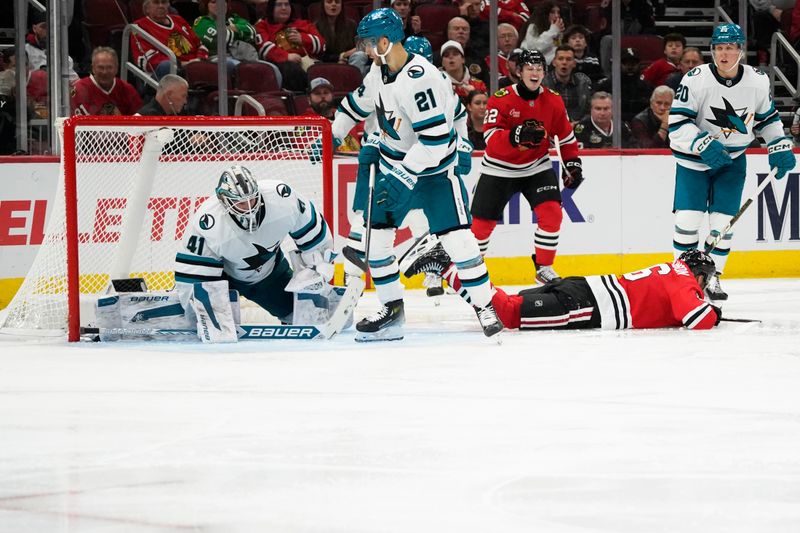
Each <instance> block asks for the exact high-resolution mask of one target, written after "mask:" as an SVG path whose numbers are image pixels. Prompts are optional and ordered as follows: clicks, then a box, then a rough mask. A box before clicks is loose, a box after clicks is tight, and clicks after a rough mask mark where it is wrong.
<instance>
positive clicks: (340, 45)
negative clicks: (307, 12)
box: [314, 0, 370, 75]
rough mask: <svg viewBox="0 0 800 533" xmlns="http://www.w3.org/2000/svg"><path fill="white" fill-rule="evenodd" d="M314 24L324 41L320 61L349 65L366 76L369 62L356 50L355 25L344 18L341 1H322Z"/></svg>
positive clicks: (366, 57)
mask: <svg viewBox="0 0 800 533" xmlns="http://www.w3.org/2000/svg"><path fill="white" fill-rule="evenodd" d="M314 24H315V25H316V27H317V30H318V31H319V34H320V35H322V38H323V39H325V51H324V52H323V53H322V54H320V56H319V58H320V59H321V60H322V61H324V62H326V63H343V64H345V63H346V64H350V65H353V66H355V67H357V68H358V69H359V70H360V71H361V73H362V74H365V75H366V73H367V71H368V70H369V66H370V60H369V57H368V56H367V54H366V53H364V52H362V51H359V50H357V49H356V38H355V35H356V27H357V24H356V22H355V21H354V20H351V19H349V18H347V17H346V16H345V14H344V11H343V10H342V0H324V1H323V2H322V13H321V14H320V17H319V18H318V19H317V20H315V21H314Z"/></svg>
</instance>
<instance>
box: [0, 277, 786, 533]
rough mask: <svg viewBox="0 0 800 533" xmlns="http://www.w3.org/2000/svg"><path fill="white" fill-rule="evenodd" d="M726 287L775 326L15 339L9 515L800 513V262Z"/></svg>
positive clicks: (411, 306) (7, 349) (621, 516)
mask: <svg viewBox="0 0 800 533" xmlns="http://www.w3.org/2000/svg"><path fill="white" fill-rule="evenodd" d="M725 289H726V290H728V292H729V293H730V294H731V300H730V301H729V303H728V304H727V305H726V308H725V312H726V315H728V316H730V317H744V318H758V319H761V320H763V323H761V324H757V323H748V324H743V323H733V322H726V323H723V324H722V326H721V327H720V328H718V329H716V330H714V331H710V332H692V331H686V330H661V331H626V332H602V331H582V332H539V333H532V332H525V333H519V332H507V333H504V334H503V343H502V345H497V344H496V343H495V342H494V341H492V340H487V339H485V338H484V337H483V336H482V334H481V333H480V332H479V331H478V327H477V322H476V319H475V317H474V315H473V314H472V311H471V309H469V308H467V307H466V306H465V305H464V304H462V303H461V302H460V301H458V299H457V298H456V297H455V296H447V297H444V298H443V299H442V303H441V306H440V307H434V306H433V304H432V302H431V300H430V299H427V298H425V297H424V295H422V293H420V292H416V291H414V292H410V293H409V294H408V297H407V316H408V325H407V337H406V339H405V340H404V341H400V342H393V343H377V344H357V343H355V342H353V340H352V334H345V335H343V336H341V337H339V338H337V339H335V340H333V341H330V342H325V341H322V342H315V341H311V342H309V341H250V342H246V343H244V342H243V343H239V344H238V345H233V346H223V347H210V346H203V345H200V344H193V345H175V344H167V343H141V342H140V343H104V344H99V343H98V344H85V343H82V344H79V345H71V346H67V345H64V344H62V345H56V346H54V345H50V344H36V343H30V342H27V343H22V342H11V343H10V342H5V343H2V344H0V349H2V355H0V532H2V533H27V532H36V533H62V532H63V533H66V532H69V533H89V532H91V533H95V532H104V533H105V532H114V533H116V532H137V533H138V532H143V533H150V532H174V531H190V532H209V533H210V532H219V533H238V532H280V533H284V532H304V533H305V532H320V533H322V532H324V533H328V532H331V533H335V532H341V533H360V532H365V533H367V532H369V533H373V532H402V533H411V532H414V533H417V532H437V533H440V532H458V533H463V532H481V533H489V532H499V533H516V532H525V533H531V532H536V533H551V532H552V533H590V532H597V533H601V532H602V533H609V532H624V533H716V532H719V533H744V532H753V533H797V532H798V531H800V280H757V281H756V280H732V281H726V283H725ZM375 307H376V301H375V298H374V295H372V294H370V295H369V296H367V297H366V298H365V300H364V301H363V302H362V304H361V305H360V307H359V310H358V314H359V315H364V314H366V313H367V312H368V311H370V310H373V309H374V308H375Z"/></svg>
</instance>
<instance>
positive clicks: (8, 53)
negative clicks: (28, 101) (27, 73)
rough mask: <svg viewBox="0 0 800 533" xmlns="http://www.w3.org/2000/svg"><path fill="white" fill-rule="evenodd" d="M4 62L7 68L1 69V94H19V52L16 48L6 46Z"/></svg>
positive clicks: (3, 52)
mask: <svg viewBox="0 0 800 533" xmlns="http://www.w3.org/2000/svg"><path fill="white" fill-rule="evenodd" d="M2 54H3V63H5V65H6V68H5V70H3V71H0V96H16V95H17V54H16V52H15V50H14V48H5V49H3V51H2Z"/></svg>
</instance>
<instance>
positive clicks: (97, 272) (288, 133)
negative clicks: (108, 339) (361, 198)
mask: <svg viewBox="0 0 800 533" xmlns="http://www.w3.org/2000/svg"><path fill="white" fill-rule="evenodd" d="M125 118H126V119H127V122H130V123H133V124H134V125H126V124H125V123H123V122H119V123H117V124H104V125H95V123H90V124H87V125H81V124H80V123H78V125H77V126H76V127H75V129H74V139H75V153H74V154H65V155H63V156H62V164H61V176H60V179H59V190H58V191H57V193H56V196H55V201H54V202H53V207H52V211H51V213H50V214H49V220H48V224H47V231H46V235H45V238H44V241H43V242H42V245H41V247H40V249H39V253H38V255H37V257H36V259H35V261H34V264H33V266H32V267H31V269H30V271H29V273H28V275H27V276H26V278H25V281H24V282H23V284H22V286H21V288H20V290H19V291H18V293H17V295H16V296H15V297H14V299H13V301H12V302H11V304H10V305H9V308H8V313H7V317H6V321H5V323H4V325H3V327H4V328H5V329H6V330H7V331H8V329H9V328H10V329H14V330H17V331H31V332H34V333H36V332H41V333H43V334H44V333H45V332H47V333H51V334H52V332H53V331H62V332H63V331H65V330H66V327H67V317H68V309H67V279H68V275H67V239H66V237H65V236H66V235H67V234H68V233H67V226H66V215H65V211H66V208H65V205H66V202H65V195H64V180H65V164H67V161H68V158H70V157H73V158H74V160H75V169H76V185H77V198H78V200H77V214H78V223H77V233H78V255H79V268H80V274H79V285H80V293H81V295H94V294H102V293H104V292H105V291H106V289H107V287H108V284H109V281H110V279H114V278H123V277H143V278H144V279H145V280H146V282H147V286H148V288H149V289H151V290H166V289H170V288H171V287H172V286H173V284H174V275H173V271H172V269H173V261H174V259H175V253H176V251H177V247H178V245H179V243H180V241H181V239H182V237H183V232H184V230H185V228H186V224H187V222H188V219H189V217H190V216H191V214H192V213H193V212H194V211H195V210H196V208H197V207H198V206H199V205H200V203H201V202H202V201H203V200H204V199H205V198H207V197H208V196H210V195H213V193H214V192H213V191H214V187H215V186H216V184H217V181H218V179H219V176H220V174H221V173H222V171H223V170H225V169H226V168H227V167H229V166H230V165H232V164H234V163H236V164H241V165H243V166H245V167H247V168H248V169H250V170H251V172H252V173H253V176H254V177H255V178H256V179H279V180H282V181H285V182H286V183H288V184H289V185H290V186H292V187H293V188H295V189H296V190H298V191H300V192H301V193H302V194H303V195H304V196H306V197H307V198H309V199H311V200H312V201H313V202H314V203H315V204H316V205H317V206H318V209H320V210H325V207H324V205H325V202H324V201H323V191H324V190H326V187H325V186H324V179H325V178H323V165H321V164H312V162H311V161H310V160H309V155H308V154H309V145H310V143H312V142H315V141H317V140H319V139H322V137H323V128H322V127H321V126H320V125H319V124H318V123H316V124H314V123H313V120H312V121H311V122H309V121H308V120H305V121H304V120H303V118H302V117H296V119H297V120H296V122H294V123H286V122H280V123H279V124H269V123H266V124H264V125H254V124H253V121H249V122H248V123H237V121H235V120H231V121H227V122H221V121H217V122H212V121H203V120H202V119H198V120H196V121H187V120H185V119H184V120H181V121H173V122H169V121H168V119H164V121H163V123H161V124H159V125H157V126H153V125H149V126H145V125H135V124H136V121H137V119H131V117H125ZM147 120H148V121H149V122H150V124H153V119H152V118H149V119H147ZM65 135H70V128H67V130H66V132H65ZM326 142H329V141H326ZM330 215H331V214H330V213H326V216H327V217H330Z"/></svg>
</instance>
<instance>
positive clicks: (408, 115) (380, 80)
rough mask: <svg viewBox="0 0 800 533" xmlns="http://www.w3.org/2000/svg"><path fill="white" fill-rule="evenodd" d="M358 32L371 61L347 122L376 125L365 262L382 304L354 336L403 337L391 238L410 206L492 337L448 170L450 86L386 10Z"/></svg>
mask: <svg viewBox="0 0 800 533" xmlns="http://www.w3.org/2000/svg"><path fill="white" fill-rule="evenodd" d="M358 37H359V39H360V45H361V46H362V47H363V49H364V50H365V51H366V52H367V54H368V55H369V56H370V57H371V58H372V59H373V62H374V64H373V66H372V67H371V69H372V70H371V71H370V73H369V74H368V75H367V76H366V77H365V78H364V85H363V91H362V90H361V89H359V90H358V91H356V93H361V94H362V95H365V98H364V99H363V101H362V102H358V106H357V107H358V109H356V108H355V107H354V106H351V108H350V110H351V111H353V112H354V113H355V114H354V115H353V116H352V119H355V118H356V117H357V116H358V117H360V118H366V117H367V116H368V115H369V114H370V113H372V112H373V111H374V113H375V116H376V118H377V120H378V126H379V128H380V130H381V138H380V143H379V156H380V160H379V172H380V177H379V178H378V180H377V182H376V185H375V191H374V195H375V204H374V206H373V209H372V220H371V226H372V227H371V241H370V250H369V256H370V257H369V266H370V271H371V274H372V279H373V281H374V282H375V288H376V290H377V292H378V298H379V300H380V302H381V304H382V307H381V309H380V310H378V312H377V313H375V314H373V315H370V316H368V317H366V318H364V319H363V320H362V321H360V322H359V323H358V324H357V325H356V330H357V332H358V333H357V337H356V340H360V341H376V340H397V339H401V338H403V328H402V326H403V323H404V321H405V314H404V306H403V286H402V284H401V283H400V273H399V269H398V264H397V259H396V257H395V254H394V240H395V232H396V230H397V227H398V226H399V224H400V223H402V221H403V220H404V219H405V217H406V214H407V213H408V211H409V209H411V208H412V207H419V208H421V209H422V211H423V212H424V214H425V218H426V219H427V221H428V226H429V227H430V231H431V233H433V234H435V235H439V236H440V238H441V243H442V246H444V249H446V250H447V251H448V253H449V254H450V255H451V256H452V257H453V259H454V261H455V264H456V265H457V268H458V269H459V271H460V275H461V277H462V279H464V280H465V281H464V284H465V286H467V288H468V290H469V292H470V293H471V295H472V301H473V304H474V307H475V311H476V314H477V315H478V319H479V321H480V323H481V327H482V328H483V331H484V333H485V334H486V335H487V336H491V335H494V334H495V333H498V332H499V331H500V330H502V325H501V324H500V323H499V322H498V321H497V317H496V315H495V312H494V309H493V308H492V306H491V292H490V285H489V275H488V273H487V271H486V265H485V264H484V262H483V258H482V257H481V254H480V251H479V249H478V244H477V242H476V241H475V237H474V236H473V235H472V233H471V232H470V230H469V226H470V222H471V219H470V216H469V212H468V210H467V208H466V202H467V200H466V190H465V188H464V184H463V182H462V181H461V178H460V177H459V176H458V174H457V173H456V172H455V167H456V164H457V161H458V148H457V147H458V135H457V134H456V131H455V128H454V126H455V124H454V120H455V117H456V116H457V111H456V109H457V107H456V106H457V104H456V98H455V97H454V96H453V89H452V86H451V85H450V84H449V82H447V81H446V80H445V79H444V77H443V76H442V74H441V72H439V71H438V70H437V69H436V67H434V66H433V65H432V64H431V63H430V62H428V61H427V60H426V59H423V58H422V57H419V56H417V55H415V54H409V53H408V52H407V51H406V50H405V49H404V48H403V46H402V44H401V42H402V40H403V39H404V37H405V35H404V33H403V22H402V20H401V19H400V17H399V16H398V15H397V13H396V12H395V11H394V10H393V9H389V8H383V9H377V10H375V11H372V12H371V13H369V14H368V15H367V16H365V17H364V18H363V19H362V20H361V22H360V23H359V25H358ZM373 72H374V73H375V74H373ZM348 102H349V103H351V104H352V102H351V101H350V100H348Z"/></svg>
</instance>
